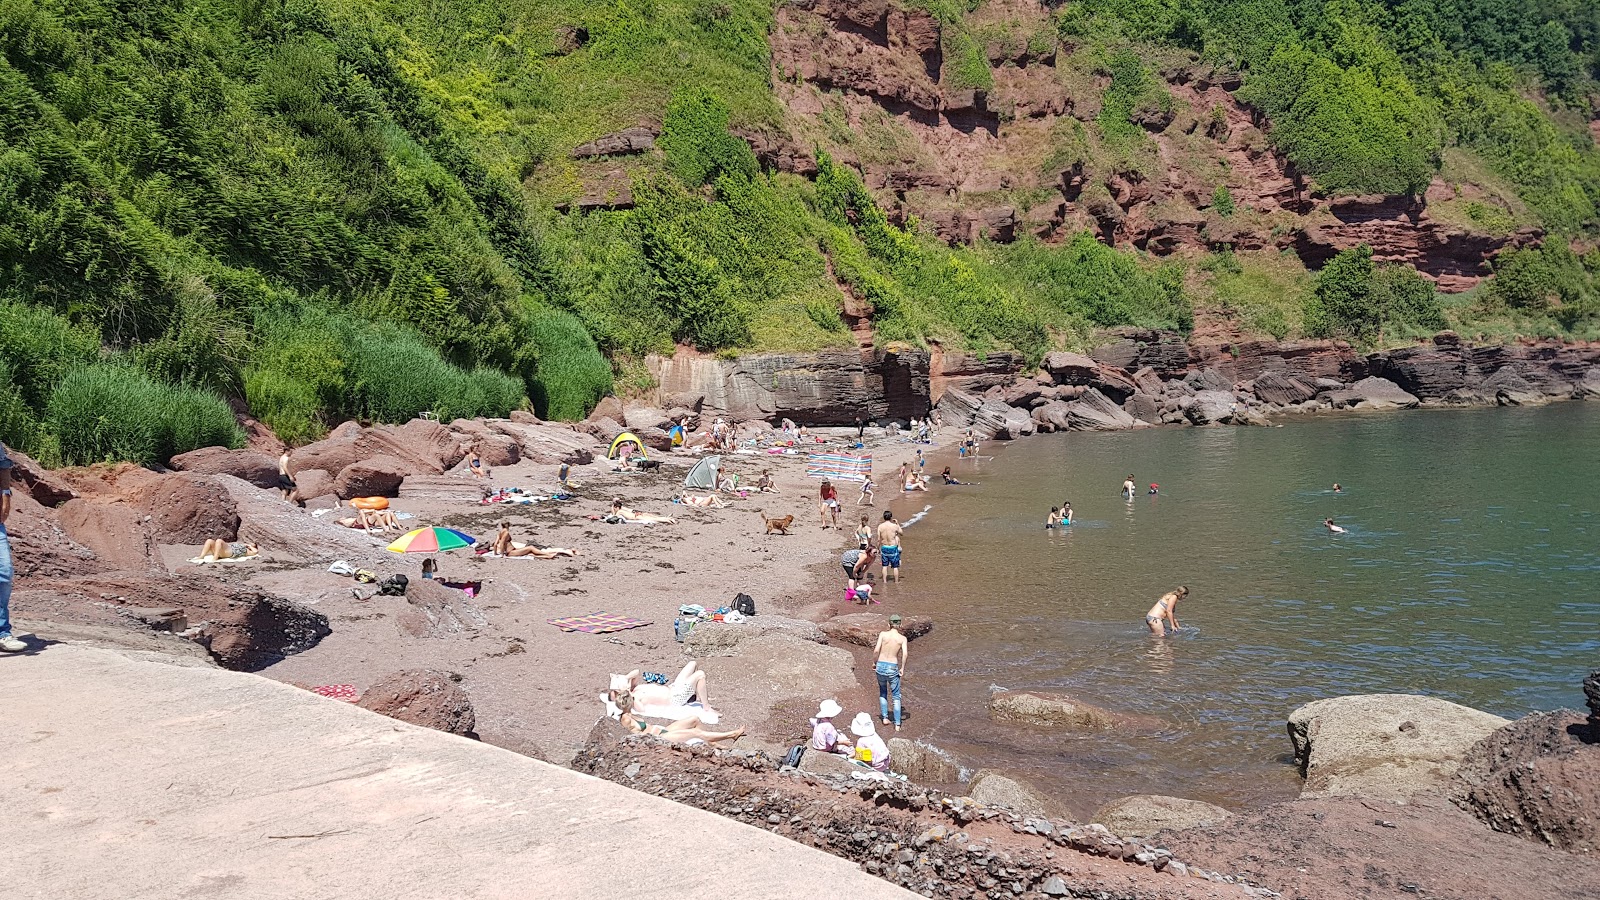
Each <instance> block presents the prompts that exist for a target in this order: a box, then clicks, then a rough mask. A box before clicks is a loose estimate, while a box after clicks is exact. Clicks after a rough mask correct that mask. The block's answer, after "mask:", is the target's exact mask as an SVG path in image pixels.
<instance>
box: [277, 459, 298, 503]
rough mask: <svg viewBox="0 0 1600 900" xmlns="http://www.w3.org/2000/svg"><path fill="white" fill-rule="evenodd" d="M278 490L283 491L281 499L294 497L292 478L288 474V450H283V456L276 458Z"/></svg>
mask: <svg viewBox="0 0 1600 900" xmlns="http://www.w3.org/2000/svg"><path fill="white" fill-rule="evenodd" d="M278 490H280V491H283V499H285V500H289V499H292V498H293V497H294V476H293V475H290V474H289V448H288V447H285V448H283V455H282V456H279V457H278Z"/></svg>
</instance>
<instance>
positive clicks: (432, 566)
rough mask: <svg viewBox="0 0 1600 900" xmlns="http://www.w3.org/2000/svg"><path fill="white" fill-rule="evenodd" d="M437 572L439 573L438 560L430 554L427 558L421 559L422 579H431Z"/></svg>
mask: <svg viewBox="0 0 1600 900" xmlns="http://www.w3.org/2000/svg"><path fill="white" fill-rule="evenodd" d="M438 574H439V561H438V560H436V559H434V558H433V557H431V556H430V557H428V558H427V559H425V560H423V561H422V580H423V581H432V580H433V578H434V576H435V575H438Z"/></svg>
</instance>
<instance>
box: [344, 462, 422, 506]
mask: <svg viewBox="0 0 1600 900" xmlns="http://www.w3.org/2000/svg"><path fill="white" fill-rule="evenodd" d="M406 474H407V473H406V465H405V463H403V462H401V461H399V460H397V459H395V458H393V457H389V456H379V457H375V458H373V459H364V460H361V461H360V462H353V463H351V464H350V465H348V466H345V467H344V468H343V469H341V470H339V475H338V477H337V478H335V479H334V480H333V492H334V493H335V494H338V495H339V499H341V500H350V499H353V498H355V497H394V496H398V495H399V493H400V485H401V483H402V482H404V481H405V480H406Z"/></svg>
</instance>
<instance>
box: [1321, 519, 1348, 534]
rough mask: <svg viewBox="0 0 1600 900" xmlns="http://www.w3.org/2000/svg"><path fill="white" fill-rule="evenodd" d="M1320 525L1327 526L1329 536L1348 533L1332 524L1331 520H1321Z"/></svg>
mask: <svg viewBox="0 0 1600 900" xmlns="http://www.w3.org/2000/svg"><path fill="white" fill-rule="evenodd" d="M1322 524H1323V525H1325V526H1327V528H1328V531H1329V533H1331V534H1347V533H1348V531H1347V530H1346V529H1343V528H1340V527H1339V526H1337V525H1335V524H1333V520H1332V519H1323V520H1322Z"/></svg>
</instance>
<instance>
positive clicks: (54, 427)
mask: <svg viewBox="0 0 1600 900" xmlns="http://www.w3.org/2000/svg"><path fill="white" fill-rule="evenodd" d="M45 427H46V428H47V429H48V430H49V431H50V432H51V434H52V435H53V436H54V438H55V440H56V441H57V442H58V444H59V453H60V461H61V462H62V463H64V464H66V465H89V464H90V463H97V462H116V461H124V460H125V461H128V462H136V463H140V464H142V465H155V464H161V463H165V462H167V461H168V460H170V459H171V458H172V457H173V456H175V455H177V454H179V453H185V452H188V451H190V450H196V449H199V448H200V447H215V446H221V447H242V446H244V433H243V432H242V431H240V430H239V426H238V424H237V423H236V422H235V421H234V418H233V411H232V410H230V409H229V408H228V405H227V404H226V403H224V402H222V400H221V399H220V398H218V397H217V396H216V395H214V394H210V393H207V392H206V391H203V390H200V389H198V388H189V387H178V386H173V385H167V384H162V383H160V382H157V381H155V380H154V379H152V378H151V377H150V376H148V375H146V374H144V373H143V372H140V371H139V370H137V369H135V368H133V367H132V366H129V365H126V364H121V363H99V364H96V365H92V366H86V367H84V368H81V369H77V370H75V371H73V372H70V373H68V374H67V375H66V377H64V378H63V379H62V380H61V383H60V385H58V386H57V387H56V390H55V393H54V394H53V395H52V396H51V398H50V405H49V408H48V410H47V413H46V417H45Z"/></svg>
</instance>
